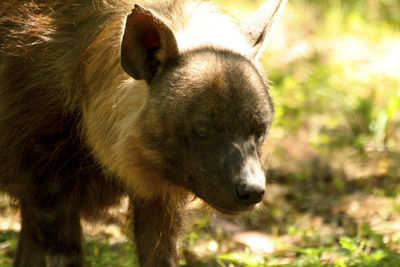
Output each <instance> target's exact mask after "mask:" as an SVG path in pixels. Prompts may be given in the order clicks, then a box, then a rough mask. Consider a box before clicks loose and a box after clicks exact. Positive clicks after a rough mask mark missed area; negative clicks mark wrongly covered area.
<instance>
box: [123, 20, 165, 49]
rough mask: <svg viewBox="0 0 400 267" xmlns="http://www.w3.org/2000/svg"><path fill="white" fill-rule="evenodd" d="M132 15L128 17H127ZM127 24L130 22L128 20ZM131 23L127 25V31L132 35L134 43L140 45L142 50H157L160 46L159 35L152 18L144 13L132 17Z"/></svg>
mask: <svg viewBox="0 0 400 267" xmlns="http://www.w3.org/2000/svg"><path fill="white" fill-rule="evenodd" d="M132 15H133V14H131V15H129V17H130V16H132ZM129 17H128V18H129ZM128 22H131V21H129V20H128ZM132 22H133V23H128V24H127V26H129V29H127V30H128V31H130V32H131V33H133V34H134V36H135V37H134V38H135V39H136V42H137V43H138V44H141V46H142V47H143V48H144V49H151V48H159V47H160V46H161V37H160V33H159V32H158V30H157V25H156V24H155V23H154V21H153V18H152V16H149V14H147V13H145V12H143V13H139V14H136V15H135V16H134V20H132ZM128 33H129V32H128Z"/></svg>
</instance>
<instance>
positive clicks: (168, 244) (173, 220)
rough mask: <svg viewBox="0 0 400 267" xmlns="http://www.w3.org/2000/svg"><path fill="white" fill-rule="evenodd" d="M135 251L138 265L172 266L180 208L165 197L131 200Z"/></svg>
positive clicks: (146, 266) (175, 260)
mask: <svg viewBox="0 0 400 267" xmlns="http://www.w3.org/2000/svg"><path fill="white" fill-rule="evenodd" d="M131 209H132V211H133V220H134V235H135V242H136V251H137V254H138V256H139V262H140V265H141V266H142V267H150V266H151V267H154V266H165V267H168V266H176V265H177V261H178V251H177V243H178V240H179V237H180V234H181V232H182V224H183V222H182V221H183V220H182V208H181V207H180V206H179V205H177V204H176V203H174V202H173V201H168V200H165V199H155V200H151V201H149V200H137V199H136V200H132V201H131Z"/></svg>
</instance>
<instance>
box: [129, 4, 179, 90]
mask: <svg viewBox="0 0 400 267" xmlns="http://www.w3.org/2000/svg"><path fill="white" fill-rule="evenodd" d="M177 56H178V45H177V43H176V39H175V36H174V34H173V33H172V31H171V30H170V29H169V28H168V26H167V25H165V24H164V22H162V21H161V20H160V19H159V18H157V17H156V16H155V15H153V14H152V13H151V12H150V11H149V10H147V9H145V8H143V7H141V6H139V5H135V7H134V9H132V13H131V14H129V15H128V17H127V18H126V24H125V31H124V35H123V37H122V43H121V66H122V68H123V69H124V71H125V72H126V73H128V74H129V75H130V76H132V77H133V78H134V79H136V80H142V79H144V80H146V81H147V82H150V81H151V79H152V78H153V77H154V75H156V74H157V73H158V72H159V71H160V70H161V68H162V67H163V65H164V64H165V63H166V62H167V61H169V60H173V59H174V58H176V57H177Z"/></svg>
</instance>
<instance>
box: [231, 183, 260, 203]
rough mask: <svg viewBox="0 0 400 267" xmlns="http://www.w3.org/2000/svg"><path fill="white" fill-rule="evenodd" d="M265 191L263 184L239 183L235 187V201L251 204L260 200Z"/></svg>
mask: <svg viewBox="0 0 400 267" xmlns="http://www.w3.org/2000/svg"><path fill="white" fill-rule="evenodd" d="M264 193H265V185H261V184H239V185H237V186H236V188H235V198H236V201H237V202H238V203H240V204H244V205H249V206H250V205H252V204H256V203H258V202H260V201H261V200H262V199H263V197H264Z"/></svg>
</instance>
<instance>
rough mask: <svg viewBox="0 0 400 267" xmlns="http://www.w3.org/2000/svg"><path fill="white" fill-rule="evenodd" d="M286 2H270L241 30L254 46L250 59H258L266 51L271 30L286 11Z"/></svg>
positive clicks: (275, 0)
mask: <svg viewBox="0 0 400 267" xmlns="http://www.w3.org/2000/svg"><path fill="white" fill-rule="evenodd" d="M285 4H286V0H268V1H267V2H265V3H264V4H263V5H262V6H261V7H260V8H259V9H258V10H257V11H256V12H254V14H253V15H252V16H251V17H250V18H249V19H247V20H246V21H244V22H243V23H242V25H241V30H242V32H243V33H244V34H245V36H246V37H247V39H248V41H249V42H250V44H251V45H252V49H251V52H250V55H249V56H250V57H251V58H253V59H257V58H258V56H259V55H260V54H261V52H262V51H263V50H264V48H265V45H266V43H267V41H268V34H269V33H270V31H271V28H272V26H273V24H274V22H275V21H276V19H277V18H278V17H279V15H280V13H282V10H283V9H284V7H285Z"/></svg>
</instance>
